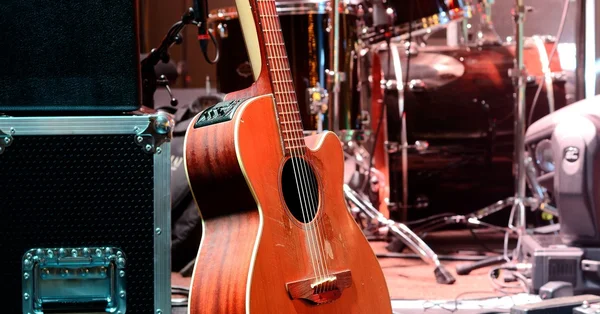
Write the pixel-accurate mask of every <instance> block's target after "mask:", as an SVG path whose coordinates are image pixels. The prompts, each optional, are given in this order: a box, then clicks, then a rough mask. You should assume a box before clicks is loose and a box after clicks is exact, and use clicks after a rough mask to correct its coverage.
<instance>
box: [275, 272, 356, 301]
mask: <svg viewBox="0 0 600 314" xmlns="http://www.w3.org/2000/svg"><path fill="white" fill-rule="evenodd" d="M316 279H317V278H316V277H313V278H308V279H304V280H299V281H295V282H291V283H288V284H287V285H286V286H287V290H288V293H289V294H290V297H291V298H292V300H294V299H303V300H306V301H308V302H311V303H313V304H325V303H330V302H333V301H335V300H337V299H339V298H340V297H341V296H342V292H343V290H344V289H346V288H348V287H350V286H351V285H352V274H351V273H350V271H349V270H346V271H341V272H337V273H334V274H331V275H330V276H327V277H325V278H320V279H318V280H316ZM315 280H316V281H315Z"/></svg>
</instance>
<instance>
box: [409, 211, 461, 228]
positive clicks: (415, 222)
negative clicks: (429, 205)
mask: <svg viewBox="0 0 600 314" xmlns="http://www.w3.org/2000/svg"><path fill="white" fill-rule="evenodd" d="M455 215H456V213H442V214H437V215H433V216H429V217H427V218H421V219H417V220H411V221H408V222H405V223H404V224H405V225H407V226H414V225H419V224H422V223H425V222H429V221H430V220H434V219H438V218H445V217H452V216H455Z"/></svg>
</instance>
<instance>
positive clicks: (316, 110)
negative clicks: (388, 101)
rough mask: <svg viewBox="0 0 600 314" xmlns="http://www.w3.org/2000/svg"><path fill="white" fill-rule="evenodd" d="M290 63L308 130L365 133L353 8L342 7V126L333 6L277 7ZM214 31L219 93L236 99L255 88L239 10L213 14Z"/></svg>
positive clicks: (285, 4) (287, 3) (294, 3)
mask: <svg viewBox="0 0 600 314" xmlns="http://www.w3.org/2000/svg"><path fill="white" fill-rule="evenodd" d="M277 11H278V14H279V19H280V21H281V28H282V33H283V38H284V41H285V45H286V50H287V54H288V60H289V64H290V68H291V72H292V76H293V79H294V84H295V85H296V95H297V98H298V105H299V108H300V114H301V116H302V123H303V125H304V129H305V130H313V131H321V130H322V129H329V130H353V129H360V127H361V123H362V118H361V110H360V99H359V95H358V90H357V88H356V80H357V77H356V75H357V74H356V72H357V70H356V66H355V64H356V53H355V49H356V47H355V46H356V44H357V41H358V35H357V31H356V29H357V24H356V23H357V20H358V18H357V15H356V12H355V11H356V6H355V5H353V4H344V3H343V4H341V5H340V42H339V47H340V48H339V51H338V54H339V72H341V73H340V80H341V84H340V85H341V86H340V94H339V95H340V99H339V103H340V106H339V112H338V118H337V119H335V120H337V121H339V123H338V125H333V121H334V117H333V110H332V108H333V106H332V103H333V95H332V93H331V91H332V90H333V88H332V84H333V77H332V74H333V72H332V71H330V70H333V67H332V60H333V56H332V55H331V54H330V47H331V46H332V36H333V34H332V32H330V31H329V30H330V29H331V28H330V27H331V23H332V21H331V20H330V18H329V17H330V12H331V8H330V5H329V1H322V0H319V1H312V2H299V1H284V2H277ZM208 24H209V29H210V30H211V31H212V32H213V33H214V35H215V37H216V38H217V40H218V41H219V47H220V51H221V58H220V60H219V62H218V63H217V89H218V90H219V92H221V93H230V92H234V91H238V90H241V89H244V88H247V87H249V86H250V85H252V83H253V82H254V77H253V73H252V67H251V66H250V63H249V57H248V53H247V51H246V46H245V44H244V38H243V34H242V30H241V27H240V22H239V19H238V15H237V11H236V9H235V7H230V8H223V9H218V10H216V11H213V12H211V14H210V16H209V20H208Z"/></svg>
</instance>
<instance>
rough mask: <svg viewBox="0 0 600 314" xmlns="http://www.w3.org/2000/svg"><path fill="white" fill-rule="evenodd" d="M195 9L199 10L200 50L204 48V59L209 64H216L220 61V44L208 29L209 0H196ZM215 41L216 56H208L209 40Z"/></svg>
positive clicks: (197, 20) (197, 17)
mask: <svg viewBox="0 0 600 314" xmlns="http://www.w3.org/2000/svg"><path fill="white" fill-rule="evenodd" d="M194 10H195V11H196V12H197V16H196V22H197V25H198V44H199V45H200V50H202V54H203V55H204V60H206V62H208V63H209V64H215V63H217V62H218V61H219V57H220V54H219V44H218V43H217V39H216V38H215V35H213V33H212V32H209V31H208V27H206V26H207V25H206V24H207V22H206V20H207V17H208V13H209V11H208V0H195V1H194ZM209 39H210V41H211V42H212V43H213V45H214V46H215V58H214V59H210V58H209V57H208V40H209Z"/></svg>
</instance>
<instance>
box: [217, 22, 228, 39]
mask: <svg viewBox="0 0 600 314" xmlns="http://www.w3.org/2000/svg"><path fill="white" fill-rule="evenodd" d="M217 29H218V30H219V36H220V37H221V38H227V37H229V30H228V29H227V24H223V23H219V25H217Z"/></svg>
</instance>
